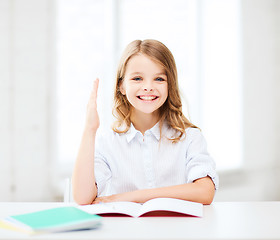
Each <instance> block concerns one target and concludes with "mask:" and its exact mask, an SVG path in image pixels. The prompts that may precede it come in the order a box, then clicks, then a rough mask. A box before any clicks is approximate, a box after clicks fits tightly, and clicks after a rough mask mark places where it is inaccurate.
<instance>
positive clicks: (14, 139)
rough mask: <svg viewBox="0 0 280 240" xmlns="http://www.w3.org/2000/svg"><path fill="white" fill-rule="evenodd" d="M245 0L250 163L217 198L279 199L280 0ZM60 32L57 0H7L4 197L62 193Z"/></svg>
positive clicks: (225, 182)
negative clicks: (57, 165) (58, 176)
mask: <svg viewBox="0 0 280 240" xmlns="http://www.w3.org/2000/svg"><path fill="white" fill-rule="evenodd" d="M241 3H242V17H243V23H244V25H243V62H244V65H243V73H244V74H243V83H244V85H243V133H244V139H243V150H244V155H243V158H244V161H245V168H244V169H242V170H238V171H236V172H228V173H221V176H220V178H221V179H220V180H221V186H220V190H219V191H218V193H217V195H216V200H217V201H220V200H228V201H232V200H280V190H279V189H280V186H279V185H280V178H279V176H280V163H279V161H280V150H279V149H280V148H279V144H280V110H279V109H280V108H279V106H278V105H279V103H280V94H278V91H279V89H280V72H279V71H280V70H279V69H280V67H279V66H280V36H279V29H280V1H278V0H242V1H241ZM54 33H55V1H54V0H0V36H1V37H0V53H1V54H0V114H1V116H0V166H1V167H0V201H49V200H54V199H55V197H56V193H55V192H54V191H53V187H54V186H53V182H55V181H53V179H55V178H54V175H53V174H52V173H53V170H54V169H52V164H53V162H54V161H55V157H56V151H55V146H56V142H55V141H56V140H55V139H54V136H55V131H56V130H55V125H54V124H53V123H54V122H55V121H54V120H55V117H56V115H55V90H56V85H55V56H56V55H55V34H54Z"/></svg>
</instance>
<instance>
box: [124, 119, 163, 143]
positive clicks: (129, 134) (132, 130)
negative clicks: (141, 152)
mask: <svg viewBox="0 0 280 240" xmlns="http://www.w3.org/2000/svg"><path fill="white" fill-rule="evenodd" d="M163 126H165V124H163ZM148 132H150V133H151V134H152V135H153V136H154V137H155V138H156V139H157V140H158V141H159V139H160V123H159V122H158V123H157V124H156V125H155V126H153V127H152V128H151V129H149V130H147V131H146V132H145V134H147V133H148ZM137 133H138V134H141V135H142V133H141V132H140V131H138V130H136V129H135V127H134V125H133V124H132V123H131V125H130V128H129V130H128V131H127V133H126V139H127V142H128V143H129V142H130V141H131V140H132V139H133V138H135V136H136V135H137Z"/></svg>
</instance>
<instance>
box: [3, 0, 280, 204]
mask: <svg viewBox="0 0 280 240" xmlns="http://www.w3.org/2000/svg"><path fill="white" fill-rule="evenodd" d="M0 36H1V37H0V114H1V115H0V201H60V200H62V199H63V192H64V188H65V179H67V178H69V177H71V172H72V168H73V165H74V161H75V157H76V154H77V151H78V147H79V142H80V139H81V134H82V130H83V127H84V121H85V111H86V105H87V101H88V97H89V94H90V90H91V87H92V81H93V79H94V78H96V77H99V78H100V81H101V82H100V88H99V98H98V108H99V114H100V118H101V123H102V125H103V126H104V127H109V126H110V124H111V122H112V117H111V107H112V92H113V85H114V76H115V70H116V66H117V63H118V59H119V57H120V55H121V53H122V51H123V49H124V47H125V46H126V45H127V44H128V43H129V42H131V41H133V40H135V39H141V40H143V39H147V38H153V39H157V40H160V41H161V42H163V43H164V44H165V45H166V46H167V47H168V48H169V49H170V50H171V51H172V53H173V54H174V57H175V60H176V63H177V67H178V73H179V85H180V91H181V94H182V99H183V109H184V113H185V115H187V116H188V117H189V118H190V119H191V121H192V122H193V123H194V124H196V125H198V126H199V127H200V128H201V129H202V132H203V134H204V136H205V137H206V139H207V142H208V148H209V152H210V154H211V155H212V156H213V157H214V158H215V160H216V163H217V170H218V173H219V175H220V189H219V191H218V192H217V194H216V201H276V200H280V107H279V104H280V94H279V90H280V1H279V0H0Z"/></svg>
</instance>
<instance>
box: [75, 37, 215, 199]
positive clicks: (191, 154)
mask: <svg viewBox="0 0 280 240" xmlns="http://www.w3.org/2000/svg"><path fill="white" fill-rule="evenodd" d="M98 83H99V80H98V79H96V80H95V81H94V83H93V89H92V93H91V96H90V100H89V103H88V107H87V117H86V124H85V128H84V132H83V136H82V141H81V145H80V149H79V153H78V156H77V160H76V163H75V167H74V171H73V177H72V185H73V197H74V200H75V201H76V202H77V203H78V204H92V203H98V202H110V201H133V202H138V203H143V202H146V201H148V200H150V199H152V198H157V197H170V198H178V199H183V200H189V201H194V202H200V203H203V204H210V203H211V202H212V200H213V197H214V194H215V189H217V186H218V176H217V174H216V172H215V163H214V161H213V160H212V158H211V157H210V156H209V154H208V153H207V149H206V142H205V140H204V138H203V136H202V134H201V132H200V130H199V129H198V128H197V127H196V126H194V125H193V124H192V123H190V121H188V119H187V118H186V117H185V116H184V115H183V113H182V104H181V99H180V96H179V90H178V81H177V70H176V65H175V61H174V58H173V56H172V54H171V52H170V51H169V50H168V48H167V47H166V46H165V45H163V44H162V43H161V42H158V41H156V40H144V41H140V40H136V41H133V42H132V43H130V44H129V45H128V46H127V48H126V49H125V51H124V53H123V56H122V58H121V60H120V64H119V67H118V70H117V78H116V84H115V93H114V104H115V106H114V109H113V113H114V115H115V117H116V119H117V121H116V122H115V124H114V125H113V128H112V130H110V131H107V132H101V133H100V132H98V134H97V129H98V127H99V117H98V113H97V105H96V98H97V89H98Z"/></svg>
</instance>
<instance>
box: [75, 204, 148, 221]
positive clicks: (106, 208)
mask: <svg viewBox="0 0 280 240" xmlns="http://www.w3.org/2000/svg"><path fill="white" fill-rule="evenodd" d="M141 207H142V205H141V204H139V203H135V202H109V203H98V204H91V205H85V206H79V207H78V208H79V209H81V210H83V211H85V212H88V213H91V214H105V213H119V214H125V215H128V216H131V217H136V216H137V215H138V212H139V210H140V208H141Z"/></svg>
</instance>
